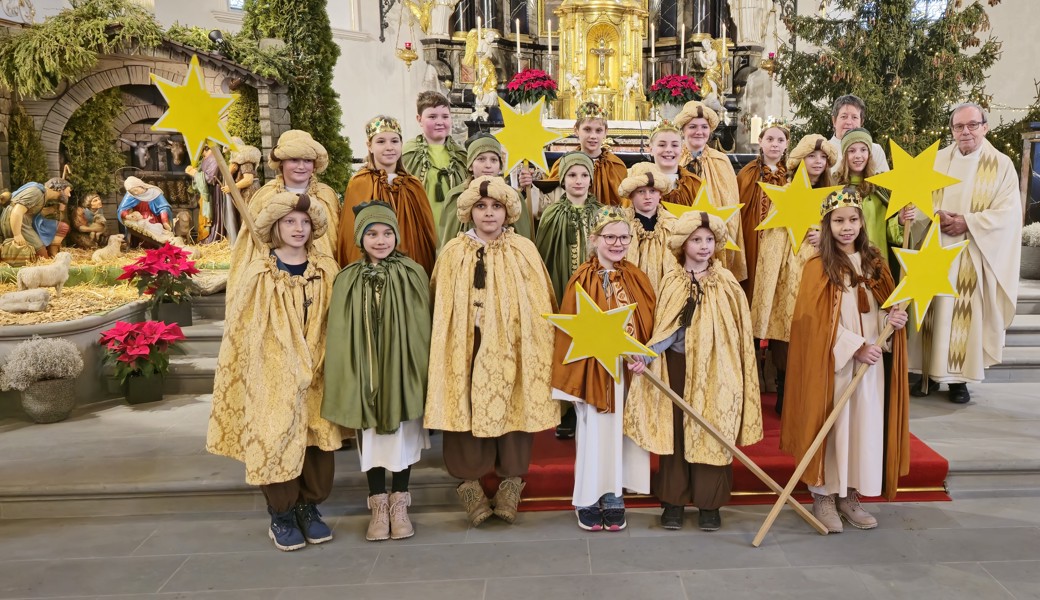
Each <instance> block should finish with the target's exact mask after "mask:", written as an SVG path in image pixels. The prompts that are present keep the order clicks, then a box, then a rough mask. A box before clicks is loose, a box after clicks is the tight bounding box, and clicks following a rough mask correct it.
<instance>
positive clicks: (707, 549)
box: [589, 530, 789, 573]
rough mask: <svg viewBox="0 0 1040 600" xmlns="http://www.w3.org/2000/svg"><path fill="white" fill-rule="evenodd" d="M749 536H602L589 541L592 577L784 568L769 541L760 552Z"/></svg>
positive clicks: (697, 533) (695, 533)
mask: <svg viewBox="0 0 1040 600" xmlns="http://www.w3.org/2000/svg"><path fill="white" fill-rule="evenodd" d="M751 539H752V536H751V535H745V534H725V533H718V532H712V533H709V532H704V531H699V530H697V531H690V532H688V533H687V532H685V531H684V532H682V533H680V534H679V535H678V536H674V537H664V536H655V537H639V538H636V537H633V538H627V539H626V538H620V537H612V536H611V535H610V533H601V534H600V536H599V537H598V538H597V539H590V540H589V550H590V551H591V554H592V572H593V573H630V572H638V571H690V570H695V569H731V568H737V567H786V566H789V565H788V563H787V560H786V559H784V555H783V553H782V552H781V551H780V548H779V547H777V545H776V542H775V540H774V539H772V537H767V538H766V540H765V541H764V542H763V544H762V546H761V547H760V548H755V547H753V546H752V545H751Z"/></svg>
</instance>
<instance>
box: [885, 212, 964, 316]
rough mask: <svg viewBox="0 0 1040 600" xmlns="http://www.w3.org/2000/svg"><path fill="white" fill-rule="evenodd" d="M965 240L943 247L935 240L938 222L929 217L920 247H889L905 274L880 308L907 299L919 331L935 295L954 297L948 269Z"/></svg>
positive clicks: (937, 232)
mask: <svg viewBox="0 0 1040 600" xmlns="http://www.w3.org/2000/svg"><path fill="white" fill-rule="evenodd" d="M967 245H968V240H964V241H963V242H957V243H956V244H953V245H952V246H945V247H944V246H943V245H942V242H941V241H940V239H939V221H938V219H933V220H932V225H931V226H930V227H929V228H928V233H927V234H926V235H925V237H924V243H922V244H921V249H920V250H904V249H902V248H892V250H893V251H894V252H895V253H896V258H898V259H899V264H901V265H903V270H904V271H905V272H906V275H904V276H903V279H902V281H900V282H899V285H897V286H896V289H894V290H892V295H891V296H889V297H888V299H887V300H885V303H884V304H883V305H882V308H888V307H889V306H892V305H893V304H898V303H900V302H903V301H906V300H910V301H912V302H913V305H914V316H915V318H916V321H917V323H916V324H917V329H918V331H920V329H921V324H922V323H924V315H925V313H927V312H928V307H929V306H930V305H931V303H932V298H934V297H936V296H952V297H954V298H956V297H957V296H958V294H957V290H955V289H954V287H953V283H952V282H951V281H950V271H951V269H952V268H953V261H954V260H956V259H957V257H958V256H959V255H960V253H961V252H963V251H964V248H965V247H967Z"/></svg>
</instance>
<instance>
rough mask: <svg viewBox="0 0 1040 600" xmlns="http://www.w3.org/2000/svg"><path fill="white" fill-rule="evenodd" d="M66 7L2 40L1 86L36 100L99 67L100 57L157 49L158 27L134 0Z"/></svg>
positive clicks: (76, 2)
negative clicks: (134, 48)
mask: <svg viewBox="0 0 1040 600" xmlns="http://www.w3.org/2000/svg"><path fill="white" fill-rule="evenodd" d="M69 5H70V8H68V9H66V10H63V11H61V12H59V13H58V14H56V15H54V16H53V17H47V19H46V20H45V21H44V22H43V24H41V25H36V26H33V27H29V28H27V29H25V30H24V31H22V32H21V33H19V34H18V35H14V36H10V37H7V38H4V39H2V40H0V85H3V86H5V87H7V88H9V89H17V90H18V93H19V94H20V95H21V97H23V98H38V97H40V96H44V95H46V94H49V93H51V92H53V91H54V89H55V88H56V87H57V86H58V84H59V83H60V82H61V81H63V80H67V79H75V78H76V77H78V76H79V75H80V74H81V73H84V72H86V71H89V70H90V69H91V68H92V67H93V66H94V65H96V64H97V60H98V55H99V54H106V53H111V52H117V51H119V50H121V49H126V48H130V47H131V46H132V45H133V44H139V45H141V46H145V47H155V46H158V45H159V44H160V43H161V42H162V28H161V27H159V24H158V23H156V21H155V19H154V18H153V17H152V15H151V13H150V12H148V10H147V9H146V8H145V7H143V6H142V5H141V4H139V3H137V2H134V1H132V0H69Z"/></svg>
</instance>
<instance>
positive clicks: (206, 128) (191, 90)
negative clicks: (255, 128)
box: [152, 56, 235, 163]
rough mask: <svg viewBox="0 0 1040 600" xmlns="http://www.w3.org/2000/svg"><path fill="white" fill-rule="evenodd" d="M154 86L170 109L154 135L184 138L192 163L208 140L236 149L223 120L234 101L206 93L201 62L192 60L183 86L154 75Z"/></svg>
mask: <svg viewBox="0 0 1040 600" xmlns="http://www.w3.org/2000/svg"><path fill="white" fill-rule="evenodd" d="M152 83H154V84H155V85H156V87H158V88H159V92H160V93H162V95H163V98H165V99H166V104H168V105H169V108H168V109H167V110H166V112H165V113H163V116H161V117H159V120H158V121H156V122H155V125H152V130H153V131H174V132H180V134H181V135H182V136H184V146H185V147H186V148H187V149H188V152H189V153H190V154H189V155H188V156H189V157H190V158H191V161H192V163H194V162H195V159H197V158H198V156H199V154H201V153H202V146H203V145H204V144H205V143H206V140H213V141H214V142H216V143H218V144H221V145H224V146H233V144H232V142H231V136H229V135H228V132H227V130H226V129H224V124H223V123H221V120H220V118H221V116H223V114H224V111H226V110H227V109H228V107H229V106H231V103H232V102H234V101H235V99H234V98H233V97H231V96H228V95H225V94H210V93H209V92H207V91H206V87H205V78H204V77H203V75H202V68H201V67H200V66H199V58H198V57H197V56H192V57H191V63H190V64H189V65H188V73H187V75H185V77H184V83H183V84H181V85H177V84H176V83H174V82H172V81H169V80H167V79H163V78H162V77H159V76H157V75H156V74H155V73H152Z"/></svg>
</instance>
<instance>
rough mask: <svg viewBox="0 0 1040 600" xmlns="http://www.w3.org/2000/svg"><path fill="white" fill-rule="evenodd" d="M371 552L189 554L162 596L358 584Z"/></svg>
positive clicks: (315, 549) (316, 549)
mask: <svg viewBox="0 0 1040 600" xmlns="http://www.w3.org/2000/svg"><path fill="white" fill-rule="evenodd" d="M378 555H379V550H378V549H376V548H351V547H345V546H342V545H341V546H339V547H337V546H336V545H335V542H331V543H330V544H324V545H321V546H308V547H306V548H303V549H301V550H297V551H296V552H279V551H278V550H276V549H275V548H274V546H273V545H272V546H271V547H270V548H269V549H268V550H266V551H264V552H236V553H228V554H194V555H192V556H191V558H189V559H188V561H187V562H186V563H184V566H183V567H181V569H180V570H178V571H177V573H176V574H175V575H174V576H173V577H172V578H170V581H169V582H167V583H166V585H164V586H163V588H162V590H160V591H162V592H199V591H209V590H242V589H251V588H284V587H288V586H298V587H305V586H315V585H342V584H349V583H363V582H364V581H365V579H366V578H367V577H368V575H369V572H371V570H372V566H373V565H374V564H375V563H376V557H377V556H378Z"/></svg>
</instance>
